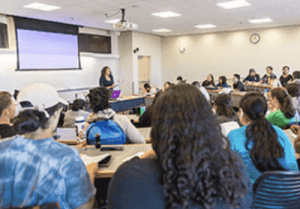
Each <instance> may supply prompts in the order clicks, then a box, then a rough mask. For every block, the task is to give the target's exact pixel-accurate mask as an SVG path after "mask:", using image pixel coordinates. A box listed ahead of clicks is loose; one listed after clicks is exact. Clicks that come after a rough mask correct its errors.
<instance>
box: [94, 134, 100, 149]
mask: <svg viewBox="0 0 300 209" xmlns="http://www.w3.org/2000/svg"><path fill="white" fill-rule="evenodd" d="M95 140H96V143H95V148H96V149H100V147H101V138H100V134H96V136H95Z"/></svg>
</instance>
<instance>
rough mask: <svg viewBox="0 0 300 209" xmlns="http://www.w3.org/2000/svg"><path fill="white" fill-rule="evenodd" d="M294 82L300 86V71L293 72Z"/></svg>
mask: <svg viewBox="0 0 300 209" xmlns="http://www.w3.org/2000/svg"><path fill="white" fill-rule="evenodd" d="M292 82H293V83H299V84H300V71H294V72H293V81H292Z"/></svg>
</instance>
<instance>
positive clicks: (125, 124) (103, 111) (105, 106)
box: [87, 87, 146, 144]
mask: <svg viewBox="0 0 300 209" xmlns="http://www.w3.org/2000/svg"><path fill="white" fill-rule="evenodd" d="M88 97H89V99H90V108H91V109H92V110H93V113H91V115H90V116H89V117H88V119H87V123H88V124H91V123H93V122H97V121H101V120H108V119H112V120H113V121H114V122H115V123H116V124H117V125H118V126H119V127H120V128H121V129H122V131H123V132H124V134H125V136H126V142H129V143H136V144H144V143H146V142H145V139H144V137H143V136H142V134H141V133H140V132H139V131H138V130H137V129H136V128H135V127H134V126H133V125H132V123H131V122H130V120H129V119H128V118H127V117H125V116H123V115H118V114H116V112H115V111H114V110H113V109H111V108H110V105H109V103H108V99H109V91H108V90H107V89H106V88H104V87H97V88H94V89H91V90H90V92H89V94H88ZM99 128H101V127H99ZM87 129H88V127H87ZM87 132H88V131H87ZM90 142H91V144H93V143H95V141H92V140H90Z"/></svg>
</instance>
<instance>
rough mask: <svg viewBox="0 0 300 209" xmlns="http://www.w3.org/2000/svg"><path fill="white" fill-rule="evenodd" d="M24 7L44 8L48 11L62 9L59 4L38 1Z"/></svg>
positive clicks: (43, 9)
mask: <svg viewBox="0 0 300 209" xmlns="http://www.w3.org/2000/svg"><path fill="white" fill-rule="evenodd" d="M24 8H28V9H37V10H42V11H46V12H49V11H53V10H57V9H60V7H58V6H53V5H48V4H42V3H38V2H36V3H32V4H27V5H25V6H24Z"/></svg>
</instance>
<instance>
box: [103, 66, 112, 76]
mask: <svg viewBox="0 0 300 209" xmlns="http://www.w3.org/2000/svg"><path fill="white" fill-rule="evenodd" d="M107 69H110V67H108V66H105V67H103V68H102V70H101V76H103V77H104V76H105V73H106V70H107ZM109 76H112V73H111V71H110V75H109Z"/></svg>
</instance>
